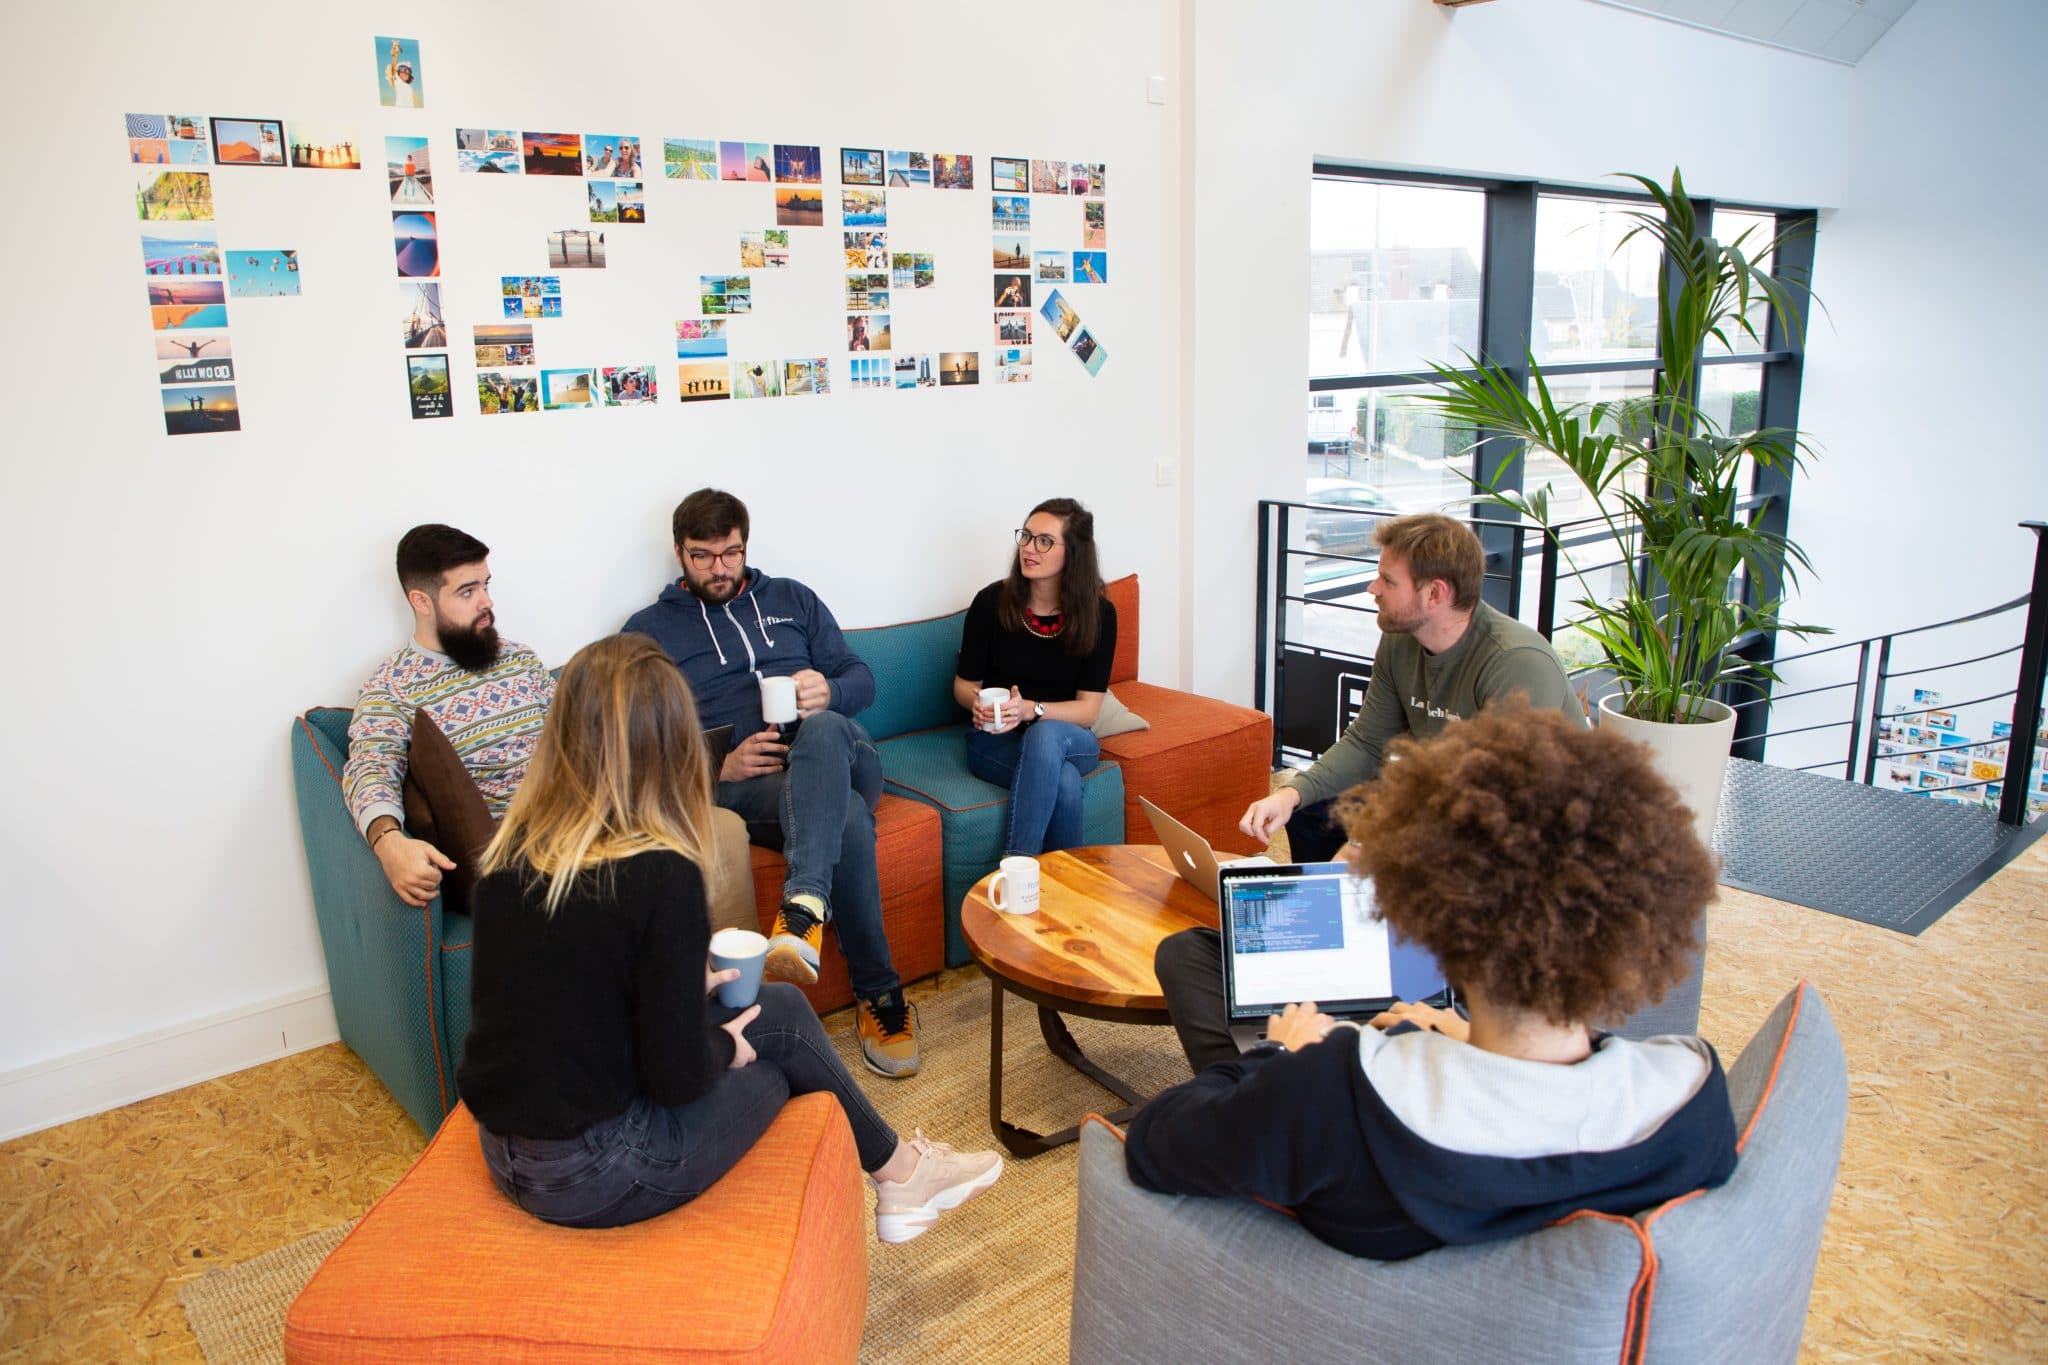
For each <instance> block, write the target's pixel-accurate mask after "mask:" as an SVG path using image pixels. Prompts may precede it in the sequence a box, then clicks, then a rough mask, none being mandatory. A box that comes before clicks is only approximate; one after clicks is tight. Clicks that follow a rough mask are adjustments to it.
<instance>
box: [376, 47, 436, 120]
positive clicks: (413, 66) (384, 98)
mask: <svg viewBox="0 0 2048 1365" xmlns="http://www.w3.org/2000/svg"><path fill="white" fill-rule="evenodd" d="M376 45H377V103H379V104H381V105H383V106H384V107H385V108H386V109H424V108H425V107H426V103H427V102H426V94H425V86H424V85H423V84H422V78H421V71H420V40H419V39H417V38H387V37H384V36H382V35H379V36H378V38H377V39H376Z"/></svg>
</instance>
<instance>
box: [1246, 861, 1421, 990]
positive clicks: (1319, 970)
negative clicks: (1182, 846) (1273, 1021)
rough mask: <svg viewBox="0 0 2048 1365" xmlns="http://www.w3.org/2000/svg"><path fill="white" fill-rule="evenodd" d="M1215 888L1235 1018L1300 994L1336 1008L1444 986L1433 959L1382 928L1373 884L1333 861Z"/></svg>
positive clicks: (1248, 878)
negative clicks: (1220, 892)
mask: <svg viewBox="0 0 2048 1365" xmlns="http://www.w3.org/2000/svg"><path fill="white" fill-rule="evenodd" d="M1224 887H1225V895H1224V899H1225V902H1226V905H1225V907H1224V913H1225V914H1226V915H1227V916H1228V917H1229V926H1228V933H1229V943H1228V953H1229V958H1230V961H1229V968H1230V970H1229V976H1230V1013H1231V1015H1232V1017H1234V1018H1242V1017H1247V1016H1251V1015H1256V1014H1267V1013H1271V1012H1273V1011H1275V1010H1278V1009H1279V1008H1281V1007H1282V1006H1283V1005H1288V1004H1292V1003H1294V1002H1295V1001H1300V1000H1314V1001H1316V1002H1317V1003H1318V1004H1320V1005H1321V1006H1322V1007H1323V1008H1324V1009H1325V1010H1333V1009H1335V1010H1342V1009H1343V1008H1344V1007H1345V1006H1347V1005H1363V1004H1365V1003H1367V1002H1375V1003H1384V1002H1386V1001H1390V1000H1395V999H1401V1000H1423V999H1428V998H1430V997H1432V996H1435V995H1437V994H1439V993H1440V992H1441V991H1442V990H1443V986H1444V983H1443V974H1442V972H1441V971H1440V970H1439V969H1438V967H1437V965H1436V960H1435V958H1433V957H1432V956H1431V955H1430V954H1429V953H1428V952H1426V951H1424V950H1422V949H1420V948H1418V947H1416V946H1415V945H1413V944H1409V943H1405V942H1402V941H1400V940H1399V939H1398V937H1397V936H1396V935H1394V934H1393V933H1392V932H1391V931H1389V929H1388V928H1387V925H1386V922H1385V921H1384V920H1382V919H1381V918H1380V917H1379V912H1378V910H1377V908H1376V907H1375V905H1374V903H1373V891H1372V883H1371V882H1370V881H1369V880H1367V879H1365V878H1362V877H1354V876H1352V875H1351V874H1350V871H1349V869H1348V868H1346V867H1345V866H1344V864H1342V863H1318V864H1309V865H1306V866H1303V867H1301V868H1299V869H1293V870H1288V871H1283V872H1280V873H1278V874H1275V875H1263V874H1260V875H1231V876H1229V877H1227V878H1226V879H1225V882H1224Z"/></svg>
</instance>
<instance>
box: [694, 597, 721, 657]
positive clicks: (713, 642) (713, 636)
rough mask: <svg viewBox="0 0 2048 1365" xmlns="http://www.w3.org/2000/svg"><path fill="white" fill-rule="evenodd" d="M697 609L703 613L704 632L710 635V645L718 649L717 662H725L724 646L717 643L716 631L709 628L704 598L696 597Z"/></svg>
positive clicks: (707, 611)
mask: <svg viewBox="0 0 2048 1365" xmlns="http://www.w3.org/2000/svg"><path fill="white" fill-rule="evenodd" d="M697 610H698V611H699V612H702V613H703V615H704V633H705V634H706V635H709V636H710V637H711V647H712V648H713V649H715V650H717V651H718V662H719V663H720V664H723V663H724V662H725V647H724V646H723V645H721V644H719V643H718V632H717V631H715V630H713V629H712V628H711V611H710V609H709V608H707V607H706V606H705V605H704V599H703V598H701V597H700V598H698V599H697Z"/></svg>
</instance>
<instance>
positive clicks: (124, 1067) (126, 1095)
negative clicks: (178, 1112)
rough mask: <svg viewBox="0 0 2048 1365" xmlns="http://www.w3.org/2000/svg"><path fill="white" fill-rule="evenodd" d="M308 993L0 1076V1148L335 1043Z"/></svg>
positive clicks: (328, 1017)
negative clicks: (29, 1135)
mask: <svg viewBox="0 0 2048 1365" xmlns="http://www.w3.org/2000/svg"><path fill="white" fill-rule="evenodd" d="M340 1037H341V1033H340V1030H339V1029H338V1028H336V1026H335V1023H334V1000H333V997H332V996H331V995H329V994H328V992H327V990H326V988H325V987H314V988H312V989H309V990H304V991H299V992H296V993H294V994H291V995H282V996H279V997H277V998H276V999H274V1000H266V1001H262V1002H260V1003H258V1004H254V1005H248V1006H244V1007H243V1008H241V1009H236V1010H228V1011H225V1012H223V1013H220V1014H216V1015H210V1016H208V1017H206V1018H203V1019H193V1020H189V1021H187V1022H185V1023H182V1024H173V1025H171V1026H170V1027H168V1028H163V1029H158V1030H157V1031H155V1032H153V1033H146V1034H143V1035H141V1036H139V1037H135V1038H128V1039H124V1040H122V1041H121V1042H118V1043H109V1044H106V1045H105V1046H102V1047H96V1048H88V1049H87V1050H85V1051H83V1052H74V1053H72V1054H71V1055H70V1056H68V1057H56V1058H52V1059H51V1060H50V1061H47V1062H38V1063H36V1064H35V1065H33V1066H25V1067H21V1068H19V1069H18V1070H14V1071H9V1072H4V1073H0V1142H4V1141H6V1140H7V1139H9V1138H17V1137H20V1136H21V1135H22V1134H24V1133H34V1132H39V1131H41V1130H42V1129H44V1128H51V1127H55V1126H56V1125H57V1124H60V1123H69V1122H70V1121H71V1120H73V1119H78V1118H84V1117H85V1116H86V1115H88V1114H99V1113H104V1112H105V1111H107V1110H109V1109H118V1108H120V1107H121V1106H122V1105H124V1104H133V1103H134V1102H135V1101H137V1100H146V1099H148V1098H150V1097H151V1096H152V1095H162V1094H165V1093H167V1092H169V1091H172V1090H180V1089H183V1088H184V1087H185V1086H188V1085H197V1084H198V1083H199V1082H201V1081H210V1080H212V1079H213V1078H214V1077H216V1076H225V1075H227V1074H228V1073H230V1072H234V1071H243V1070H246V1069H248V1068H249V1067H252V1066H259V1065H261V1064H262V1063H264V1062H274V1061H276V1060H277V1059H278V1058H280V1057H289V1056H290V1055H291V1054H293V1053H294V1052H304V1051H306V1050H307V1049H308V1048H315V1047H320V1046H322V1045H324V1044H327V1043H332V1042H335V1041H337V1040H338V1039H339V1038H340Z"/></svg>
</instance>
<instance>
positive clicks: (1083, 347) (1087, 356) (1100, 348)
mask: <svg viewBox="0 0 2048 1365" xmlns="http://www.w3.org/2000/svg"><path fill="white" fill-rule="evenodd" d="M1074 355H1075V356H1076V357H1077V358H1079V360H1080V362H1081V364H1082V365H1083V366H1085V367H1086V368H1087V370H1088V373H1089V374H1090V375H1097V374H1100V373H1102V362H1103V361H1105V360H1107V359H1109V350H1108V348H1107V347H1105V346H1104V345H1103V344H1102V343H1101V342H1099V341H1097V340H1096V339H1095V334H1094V333H1093V332H1091V331H1089V330H1088V329H1087V328H1086V327H1083V328H1082V329H1081V333H1080V335H1079V336H1077V337H1075V338H1074Z"/></svg>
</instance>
